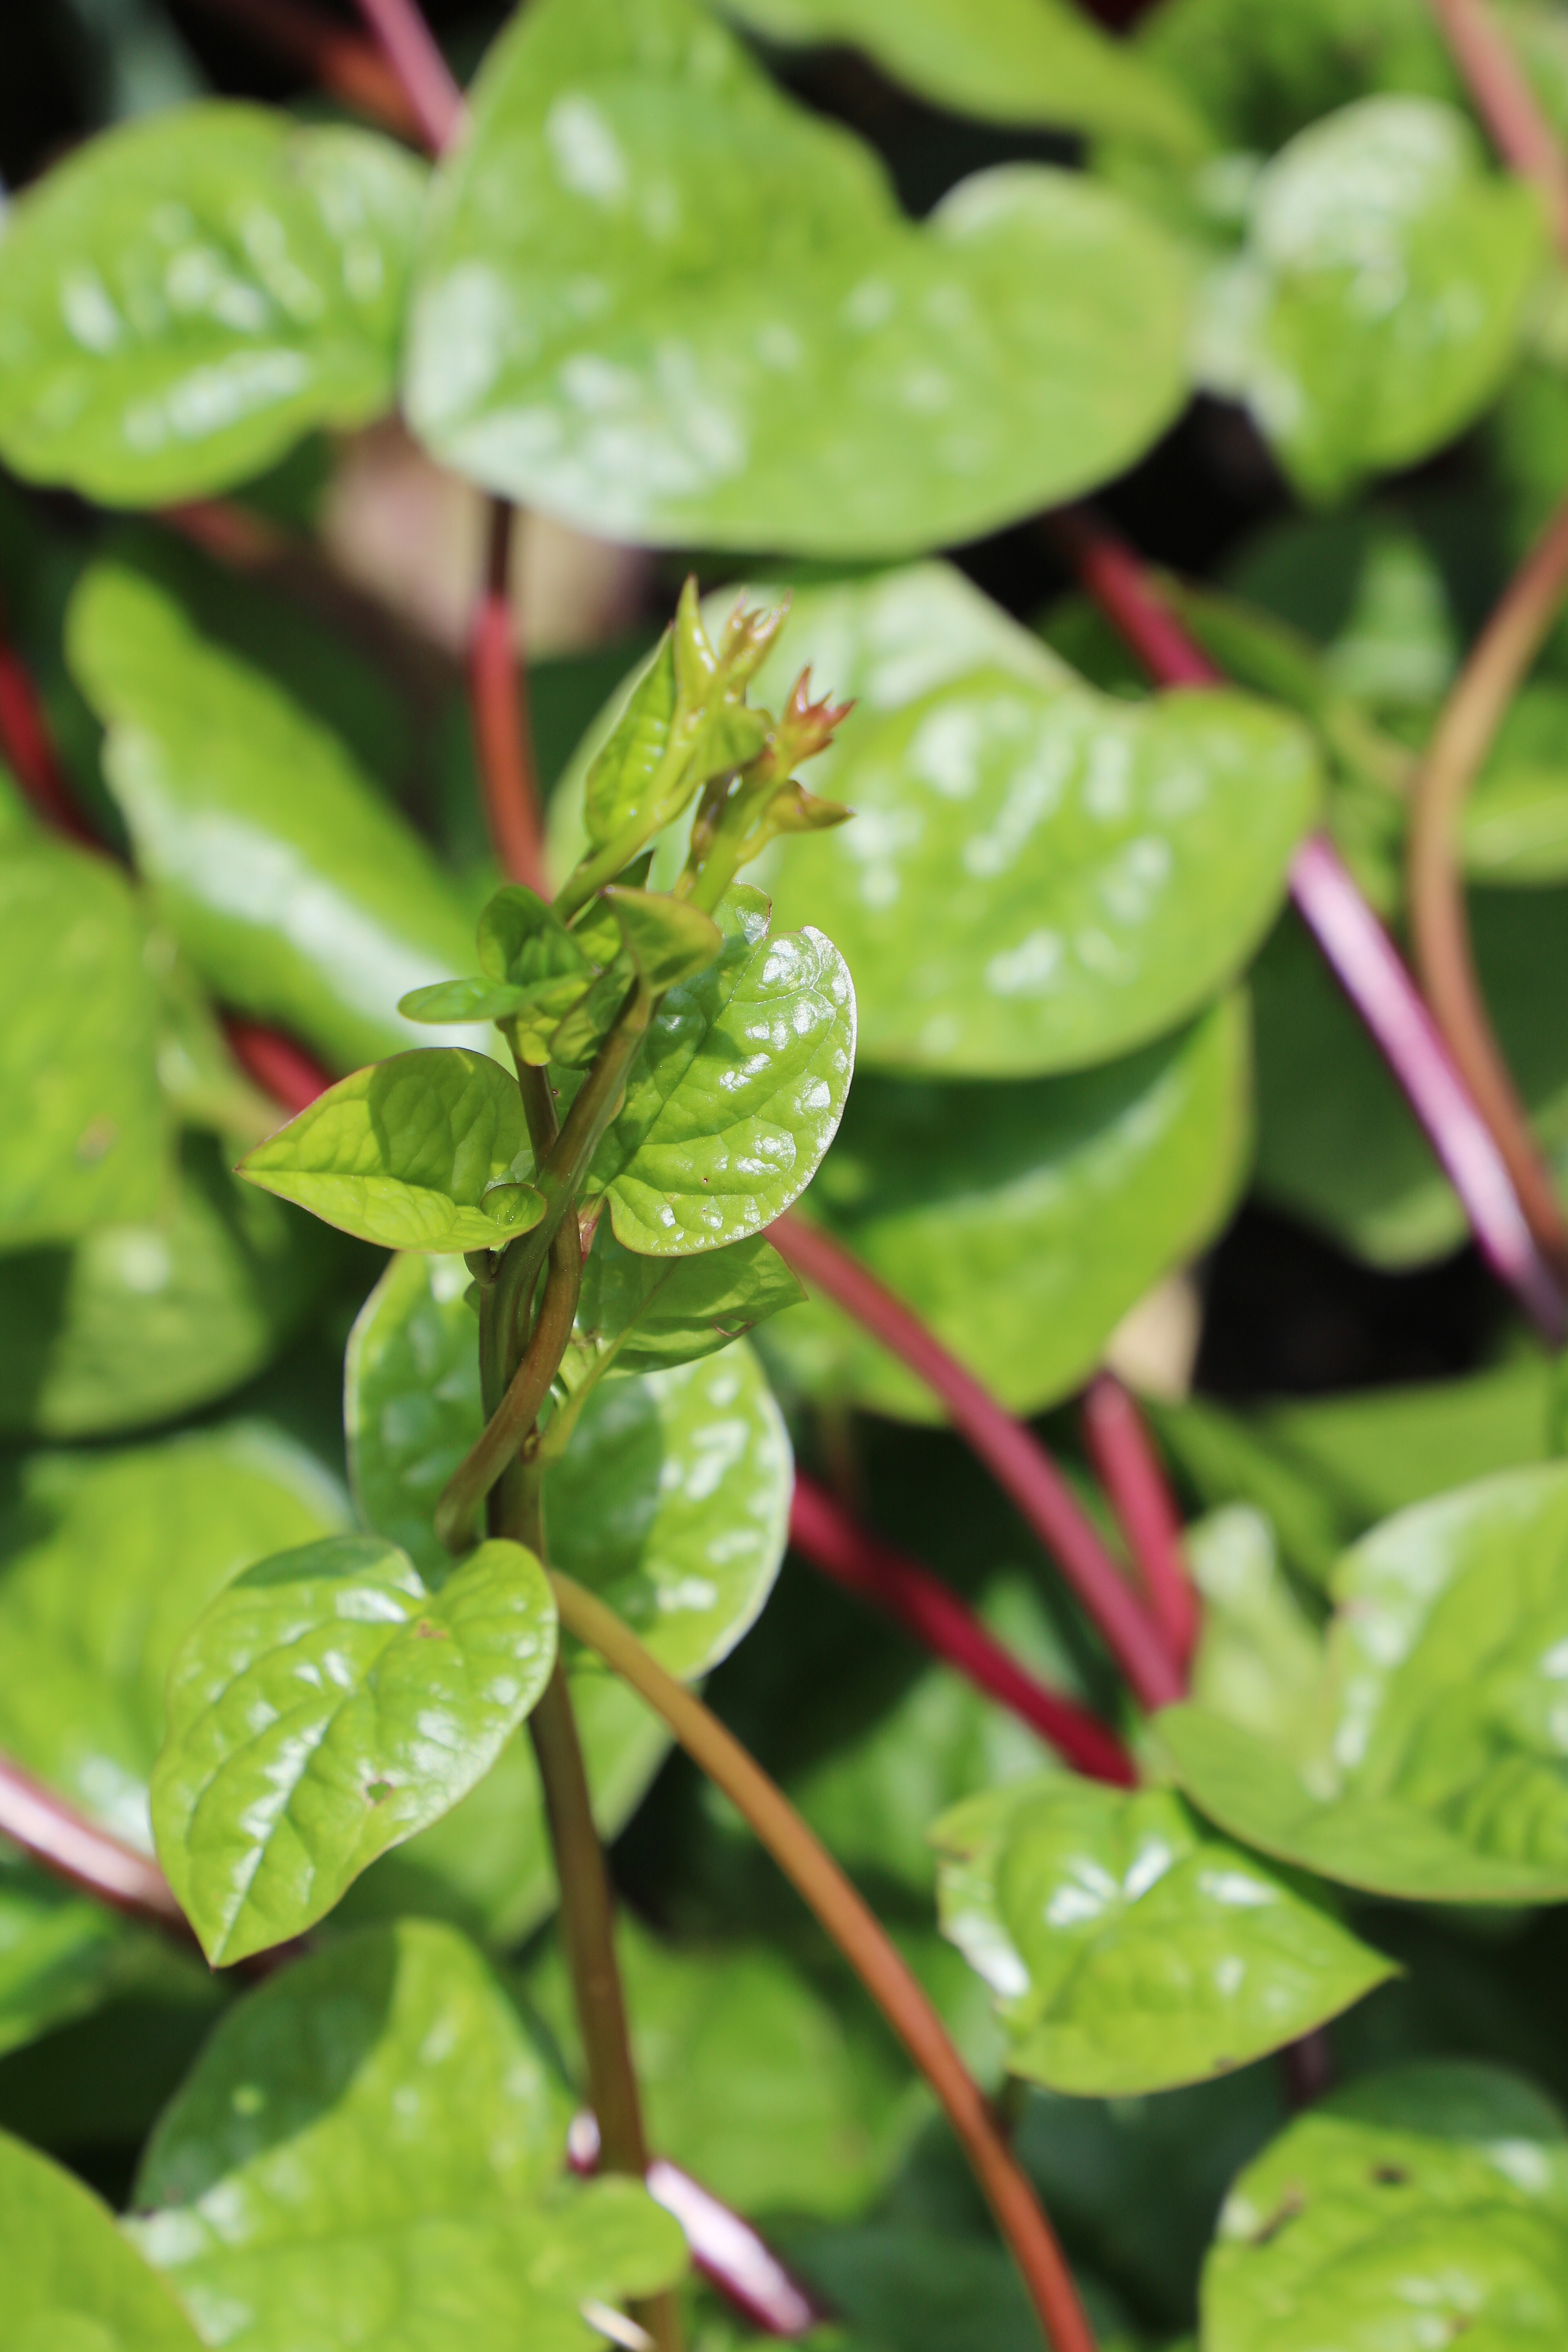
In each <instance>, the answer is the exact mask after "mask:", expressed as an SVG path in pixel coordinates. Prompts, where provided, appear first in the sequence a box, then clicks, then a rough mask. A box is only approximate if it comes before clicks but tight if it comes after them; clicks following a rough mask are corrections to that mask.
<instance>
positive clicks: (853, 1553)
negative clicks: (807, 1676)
mask: <svg viewBox="0 0 1568 2352" xmlns="http://www.w3.org/2000/svg"><path fill="white" fill-rule="evenodd" d="M789 1534H790V1541H791V1543H792V1544H793V1545H794V1546H795V1549H796V1551H798V1552H800V1553H802V1554H803V1555H804V1557H805V1559H808V1560H810V1562H811V1564H812V1566H813V1567H814V1568H817V1569H820V1570H822V1572H823V1573H824V1575H826V1576H830V1577H832V1579H833V1580H834V1581H835V1582H836V1583H837V1584H842V1585H843V1586H845V1587H846V1589H847V1591H851V1592H856V1593H858V1594H859V1595H860V1596H861V1597H862V1599H864V1600H867V1601H872V1602H874V1603H875V1605H876V1606H877V1607H878V1608H879V1609H882V1610H885V1611H886V1612H887V1613H888V1615H889V1617H894V1618H896V1619H897V1620H898V1622H900V1624H901V1625H904V1626H907V1627H908V1629H909V1631H910V1633H913V1634H914V1636H915V1638H916V1640H917V1641H919V1642H921V1643H924V1645H925V1646H926V1648H927V1649H928V1650H930V1651H931V1652H932V1653H933V1654H934V1655H936V1656H937V1657H939V1658H942V1659H943V1660H944V1661H945V1662H946V1663H947V1664H949V1665H951V1666H953V1667H955V1668H956V1669H957V1671H958V1672H959V1673H960V1674H961V1675H965V1676H966V1677H967V1678H968V1680H969V1681H970V1682H972V1683H973V1685H975V1687H976V1689H978V1690H983V1691H984V1692H985V1693H986V1694H987V1695H988V1696H990V1697H992V1698H994V1699H996V1700H998V1701H999V1702H1000V1704H1001V1705H1002V1706H1005V1707H1009V1708H1011V1710H1012V1712H1013V1713H1014V1714H1015V1715H1016V1717H1018V1719H1019V1721H1020V1722H1022V1723H1026V1724H1027V1725H1028V1727H1029V1728H1030V1730H1031V1731H1035V1732H1037V1733H1038V1734H1039V1736H1040V1738H1042V1739H1045V1740H1047V1741H1048V1742H1049V1743H1050V1745H1051V1746H1052V1747H1053V1748H1055V1749H1056V1750H1057V1752H1058V1755H1059V1756H1060V1757H1061V1758H1062V1759H1063V1761H1064V1762H1065V1763H1068V1764H1070V1765H1071V1766H1072V1767H1073V1769H1074V1770H1075V1771H1078V1772H1086V1773H1088V1774H1089V1778H1090V1779H1091V1780H1110V1781H1112V1782H1114V1783H1115V1785H1116V1786H1117V1787H1118V1788H1122V1789H1131V1788H1135V1787H1136V1786H1137V1782H1138V1774H1137V1770H1136V1769H1135V1767H1134V1765H1133V1762H1132V1759H1131V1757H1130V1756H1129V1755H1128V1753H1127V1751H1126V1749H1125V1748H1123V1747H1122V1745H1121V1741H1120V1740H1119V1739H1118V1738H1116V1736H1115V1734H1114V1733H1113V1732H1110V1731H1109V1730H1107V1728H1106V1727H1105V1725H1104V1724H1102V1723H1101V1722H1100V1720H1099V1718H1098V1717H1095V1716H1092V1715H1090V1714H1089V1711H1088V1709H1087V1708H1085V1707H1081V1706H1075V1705H1074V1704H1073V1702H1072V1700H1071V1699H1069V1698H1064V1697H1063V1696H1061V1694H1060V1693H1059V1692H1058V1691H1054V1690H1051V1689H1049V1688H1047V1685H1045V1684H1044V1683H1042V1682H1038V1681H1037V1680H1036V1678H1035V1676H1034V1675H1031V1674H1029V1673H1027V1672H1026V1670H1025V1668H1024V1667H1022V1666H1021V1665H1019V1664H1018V1662H1017V1660H1016V1658H1013V1657H1011V1656H1010V1655H1009V1654H1008V1653H1007V1652H1006V1651H1005V1649H1004V1648H1003V1647H1002V1645H1001V1643H999V1642H997V1641H994V1639H993V1638H992V1636H991V1635H990V1634H989V1633H987V1632H986V1630H985V1628H984V1625H982V1624H981V1622H980V1621H979V1619H978V1618H977V1617H976V1616H975V1615H974V1613H973V1611H972V1610H970V1609H968V1608H966V1607H965V1605H964V1603H963V1601H961V1600H960V1599H959V1598H958V1595H957V1594H956V1593H955V1592H951V1591H949V1590H948V1588H947V1586H946V1585H945V1584H943V1582H942V1580H941V1578H940V1577H937V1576H933V1575H932V1573H931V1570H930V1569H929V1568H921V1567H920V1566H919V1565H918V1563H917V1562H915V1561H914V1560H911V1559H904V1558H903V1557H902V1555H901V1554H900V1553H899V1552H896V1551H894V1550H893V1549H891V1548H890V1547H889V1545H887V1544H884V1543H881V1542H879V1540H878V1538H876V1537H875V1536H873V1535H871V1534H869V1533H868V1530H867V1529H866V1528H863V1527H861V1526H860V1525H859V1523H858V1520H856V1519H855V1518H853V1517H851V1515H850V1514H849V1512H847V1510H846V1509H845V1508H844V1507H843V1506H842V1504H840V1503H838V1502H837V1501H835V1499H834V1497H833V1496H831V1495H829V1494H828V1493H827V1491H826V1488H824V1487H822V1486H816V1484H815V1483H814V1482H813V1481H812V1480H811V1479H809V1478H803V1477H800V1476H799V1475H797V1476H796V1478H795V1500H794V1502H793V1504H792V1506H791V1508H790V1525H789Z"/></svg>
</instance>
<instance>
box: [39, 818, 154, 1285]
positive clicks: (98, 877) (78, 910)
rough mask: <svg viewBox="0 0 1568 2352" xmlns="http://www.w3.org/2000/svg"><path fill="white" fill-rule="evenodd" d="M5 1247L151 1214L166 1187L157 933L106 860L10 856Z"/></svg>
mask: <svg viewBox="0 0 1568 2352" xmlns="http://www.w3.org/2000/svg"><path fill="white" fill-rule="evenodd" d="M0 995H3V999H4V1003H5V1023H4V1026H3V1027H0V1099H3V1100H4V1102H5V1141H4V1144H3V1145H0V1247H4V1248H5V1249H25V1248H27V1247H29V1246H32V1245H35V1244H38V1243H40V1242H56V1241H73V1240H74V1239H75V1238H76V1236H77V1235H78V1234H83V1233H86V1232H88V1231H89V1229H90V1228H91V1227H92V1226H94V1225H102V1224H108V1223H127V1222H128V1221H129V1220H131V1219H132V1218H137V1217H151V1216H153V1215H154V1214H155V1213H156V1212H157V1210H158V1207H159V1204H160V1200H161V1197H162V1194H163V1189H164V1186H165V1183H166V1181H167V1169H166V1164H165V1160H166V1154H165V1148H164V1133H163V1102H162V1099H161V1097H160V1096H159V1092H158V1072H157V1065H156V1062H155V1059H154V1027H155V1023H156V1020H157V1011H158V1000H157V993H156V990H155V988H154V985H153V975H152V972H151V971H150V970H149V968H148V961H147V937H146V927H145V925H144V923H143V922H142V918H141V916H140V915H139V913H138V911H137V908H136V902H135V900H134V898H132V894H131V891H130V889H129V887H127V885H126V882H125V880H124V877H122V876H121V874H120V873H119V872H118V871H117V870H116V868H115V867H114V866H112V865H110V862H109V860H108V859H107V858H103V857H94V856H89V855H88V854H87V853H86V852H84V851H82V850H79V849H75V848H71V847H69V846H68V845H66V844H65V843H63V842H58V841H51V840H48V839H47V838H45V837H44V836H43V835H22V836H21V837H20V838H19V839H18V840H16V841H15V842H12V843H10V844H8V845H6V846H5V849H4V850H3V851H0Z"/></svg>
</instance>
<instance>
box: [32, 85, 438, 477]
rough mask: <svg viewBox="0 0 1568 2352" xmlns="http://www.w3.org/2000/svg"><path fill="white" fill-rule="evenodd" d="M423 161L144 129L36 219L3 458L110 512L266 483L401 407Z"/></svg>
mask: <svg viewBox="0 0 1568 2352" xmlns="http://www.w3.org/2000/svg"><path fill="white" fill-rule="evenodd" d="M424 190H425V173H424V170H423V167H422V166H421V165H420V164H419V163H416V161H415V159H414V158H413V157H412V156H411V155H409V154H407V153H406V152H405V151H404V150H403V149H402V148H401V147H397V146H395V145H394V144H393V142H391V141H390V140H386V139H380V138H376V137H375V136H374V135H373V134H372V133H371V132H368V131H353V130H348V129H340V128H326V127H314V128H304V127H301V126H300V125H298V124H295V123H292V122H290V121H289V118H288V117H287V116H286V115H282V114H273V113H268V111H267V110H265V109H263V108H261V107H255V106H235V105H226V104H223V103H214V104H209V105H205V106H193V107H188V108H186V109H184V110H183V111H181V112H178V113H161V114H159V115H157V117H156V118H155V119H148V120H144V121H140V122H134V123H128V124H126V125H125V126H124V127H123V128H122V129H120V130H118V131H113V132H111V133H110V134H109V135H107V136H105V137H102V138H99V139H95V140H92V141H91V142H89V143H88V144H87V145H86V146H84V147H82V148H81V149H79V151H78V152H77V153H76V154H74V155H72V156H70V157H69V158H68V160H67V161H66V162H65V163H61V164H59V165H58V166H57V167H56V169H55V170H54V171H52V172H50V173H48V174H47V177H46V178H45V179H44V180H42V181H41V182H40V183H39V184H37V187H35V188H33V189H31V190H29V191H28V193H27V194H26V197H25V198H24V199H23V200H22V201H21V202H20V203H19V204H18V205H16V210H15V213H14V215H13V217H12V219H11V221H10V222H9V223H8V225H7V231H6V236H5V252H4V254H3V255H0V385H3V386H4V389H3V391H0V452H3V454H4V456H5V461H6V463H7V464H8V465H9V466H11V467H14V468H15V470H16V472H17V473H19V474H21V475H23V476H25V477H26V478H27V479H29V480H32V481H43V482H62V483H65V484H67V485H68V487H69V488H72V489H75V490H79V491H80V492H81V493H82V494H83V495H84V496H85V497H88V498H90V499H96V500H98V501H99V502H100V504H102V505H106V506H162V505H164V504H166V503H168V502H169V501H171V500H174V499H194V498H200V497H203V496H205V495H207V494H210V493H211V492H212V491H215V490H221V489H226V488H230V487H231V486H232V485H233V484H234V483H236V482H242V481H244V480H246V479H247V477H248V476H250V475H253V474H258V473H259V472H261V471H262V469H263V468H264V467H267V466H268V465H269V464H270V463H271V462H272V460H273V459H274V458H276V457H281V456H282V454H283V453H284V451H285V450H287V449H288V448H289V447H290V446H292V444H293V443H294V442H296V441H298V440H299V439H300V438H301V436H303V435H304V434H305V433H307V432H308V431H309V430H310V427H311V426H312V425H363V424H364V423H366V422H367V421H368V420H369V419H370V418H371V417H373V416H375V415H379V414H380V413H381V412H382V411H383V410H384V409H386V408H389V407H390V406H391V405H392V400H393V388H394V383H395V369H396V361H397V347H398V341H399V337H400V331H401V327H402V320H403V305H404V294H405V286H406V282H407V277H408V268H409V260H410V257H411V254H412V250H413V246H414V239H415V235H416V229H417V226H418V223H419V216H420V212H421V208H422V205H423V202H424Z"/></svg>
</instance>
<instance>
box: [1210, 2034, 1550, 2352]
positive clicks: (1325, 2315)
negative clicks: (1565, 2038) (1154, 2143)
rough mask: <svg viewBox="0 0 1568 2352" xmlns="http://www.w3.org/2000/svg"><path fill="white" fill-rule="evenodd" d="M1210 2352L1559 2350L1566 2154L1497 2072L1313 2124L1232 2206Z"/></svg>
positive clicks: (1328, 2115) (1218, 2267) (1351, 2107)
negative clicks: (1445, 2347)
mask: <svg viewBox="0 0 1568 2352" xmlns="http://www.w3.org/2000/svg"><path fill="white" fill-rule="evenodd" d="M1203 2315H1204V2329H1203V2341H1204V2345H1205V2352H1308V2347H1317V2346H1320V2345H1329V2344H1331V2345H1333V2347H1334V2352H1418V2348H1419V2347H1422V2346H1424V2345H1428V2344H1430V2345H1437V2344H1449V2343H1458V2342H1460V2341H1464V2342H1467V2343H1474V2344H1475V2345H1476V2346H1478V2347H1482V2346H1485V2347H1490V2346H1494V2345H1495V2346H1497V2347H1500V2352H1501V2347H1504V2346H1506V2347H1508V2352H1535V2347H1539V2352H1548V2347H1552V2346H1556V2345H1558V2344H1561V2343H1562V2341H1563V2330H1564V2329H1565V2328H1568V2140H1565V2139H1564V2136H1563V2121H1562V2117H1561V2116H1559V2114H1558V2112H1557V2110H1556V2108H1555V2107H1554V2106H1553V2105H1552V2103H1551V2102H1550V2101H1549V2100H1547V2099H1545V2098H1543V2097H1542V2095H1541V2093H1540V2092H1539V2091H1536V2090H1534V2089H1532V2088H1531V2086H1530V2085H1529V2084H1525V2083H1523V2082H1521V2080H1519V2078H1518V2077H1517V2076H1515V2075H1512V2074H1503V2073H1502V2072H1500V2070H1499V2069H1496V2068H1493V2067H1489V2066H1475V2065H1463V2064H1458V2063H1453V2062H1451V2061H1450V2062H1448V2063H1428V2064H1425V2065H1415V2066H1403V2067H1399V2068H1397V2069H1395V2070H1394V2072H1392V2073H1390V2074H1376V2075H1373V2077H1371V2079H1370V2080H1368V2081H1364V2082H1360V2083H1356V2084H1352V2086H1351V2087H1350V2088H1349V2089H1348V2090H1344V2091H1339V2092H1336V2093H1335V2094H1334V2095H1333V2096H1332V2097H1331V2098H1327V2099H1323V2100H1321V2101H1320V2102H1319V2104H1318V2105H1316V2106H1314V2107H1312V2108H1311V2109H1310V2111H1309V2113H1307V2114H1306V2115H1303V2116H1298V2117H1297V2118H1296V2120H1295V2122H1294V2123H1292V2124H1291V2125H1290V2126H1289V2129H1288V2130H1286V2131H1284V2132H1282V2133H1281V2134H1280V2136H1279V2138H1278V2139H1276V2140H1275V2141H1274V2142H1273V2144H1272V2146H1271V2147H1268V2149H1267V2150H1266V2151H1265V2152H1264V2154H1263V2155H1262V2156H1260V2157H1259V2158H1258V2159H1257V2161H1256V2162H1255V2163H1253V2164H1251V2165H1249V2166H1248V2167H1247V2170H1246V2171H1245V2172H1244V2173H1243V2174H1242V2175H1241V2178H1240V2179H1239V2180H1237V2183H1236V2185H1235V2187H1234V2188H1233V2189H1232V2190H1231V2192H1230V2195H1229V2196H1228V2197H1227V2198H1226V2202H1225V2207H1224V2210H1222V2212H1221V2214H1220V2217H1219V2230H1218V2235H1217V2238H1216V2242H1215V2247H1214V2250H1213V2252H1211V2254H1210V2256H1209V2258H1208V2262H1207V2264H1206V2265H1205V2272H1204V2283H1203Z"/></svg>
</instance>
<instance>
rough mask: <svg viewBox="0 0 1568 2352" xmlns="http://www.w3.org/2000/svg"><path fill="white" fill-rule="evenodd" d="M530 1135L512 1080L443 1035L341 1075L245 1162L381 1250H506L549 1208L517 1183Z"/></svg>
mask: <svg viewBox="0 0 1568 2352" xmlns="http://www.w3.org/2000/svg"><path fill="white" fill-rule="evenodd" d="M526 1142H527V1138H526V1135H525V1132H524V1129H523V1119H522V1105H521V1101H520V1099H519V1097H518V1091H517V1087H516V1084H515V1082H514V1081H513V1080H512V1079H510V1078H509V1077H508V1076H506V1074H505V1072H504V1071H503V1070H501V1069H500V1068H498V1067H497V1066H496V1064H495V1063H494V1062H491V1061H489V1060H487V1059H486V1057H485V1056H484V1055H482V1054H473V1053H468V1052H466V1051H465V1050H464V1049H463V1048H462V1047H461V1046H459V1045H443V1046H436V1047H433V1048H432V1049H431V1050H430V1051H429V1052H428V1053H424V1054H395V1055H393V1057H392V1059H391V1061H390V1062H378V1063H377V1064H376V1065H375V1066H374V1068H373V1069H369V1070H356V1071H355V1072H354V1074H353V1076H352V1077H348V1078H340V1080H339V1081H338V1083H337V1085H336V1086H335V1087H330V1088H329V1089H328V1091H327V1092H326V1093H325V1094H324V1095H321V1096H320V1097H318V1098H317V1099H316V1101H314V1102H313V1103H311V1104H310V1105H309V1106H308V1108H306V1109H304V1110H302V1111H301V1112H300V1115H299V1117H298V1118H291V1119H290V1120H289V1124H288V1126H287V1127H283V1128H279V1130H278V1133H277V1134H276V1135H273V1136H268V1139H267V1140H266V1142H265V1143H258V1145H257V1146H256V1148H255V1150H252V1151H247V1154H246V1156H245V1158H244V1159H243V1160H241V1161H240V1163H239V1170H238V1172H239V1174H240V1175H242V1176H244V1177H247V1179H248V1180H249V1181H250V1182H251V1183H253V1184H259V1185H261V1186H262V1187H263V1189H264V1190H265V1191H267V1192H276V1193H277V1194H278V1195H279V1199H281V1200H285V1201H293V1202H298V1204H299V1205H300V1208H303V1209H309V1210H310V1213H311V1214H312V1215H313V1216H317V1217H321V1218H322V1219H323V1220H324V1221H325V1222H326V1223H328V1224H331V1225H338V1226H341V1227H342V1231H343V1232H344V1233H347V1234H357V1235H358V1236H359V1238H360V1239H361V1240H362V1241H367V1242H378V1243H380V1244H381V1245H382V1246H383V1247H384V1248H385V1249H418V1250H443V1251H450V1250H473V1249H487V1248H496V1249H500V1248H504V1246H505V1245H506V1244H507V1243H508V1242H509V1241H510V1240H511V1239H512V1238H513V1236H514V1235H515V1234H520V1233H526V1232H527V1230H528V1228H529V1227H530V1225H534V1224H537V1223H538V1222H539V1220H540V1218H541V1217H542V1215H543V1213H544V1202H543V1200H542V1197H541V1195H540V1194H539V1193H537V1192H534V1191H533V1189H532V1187H531V1185H527V1184H518V1183H516V1182H514V1181H511V1179H512V1176H513V1165H514V1162H515V1161H516V1160H517V1159H518V1156H519V1154H520V1153H521V1152H522V1151H523V1150H525V1147H526ZM492 1188H493V1189H492ZM487 1201H489V1202H492V1203H494V1205H493V1206H487V1205H486V1203H487Z"/></svg>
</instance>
